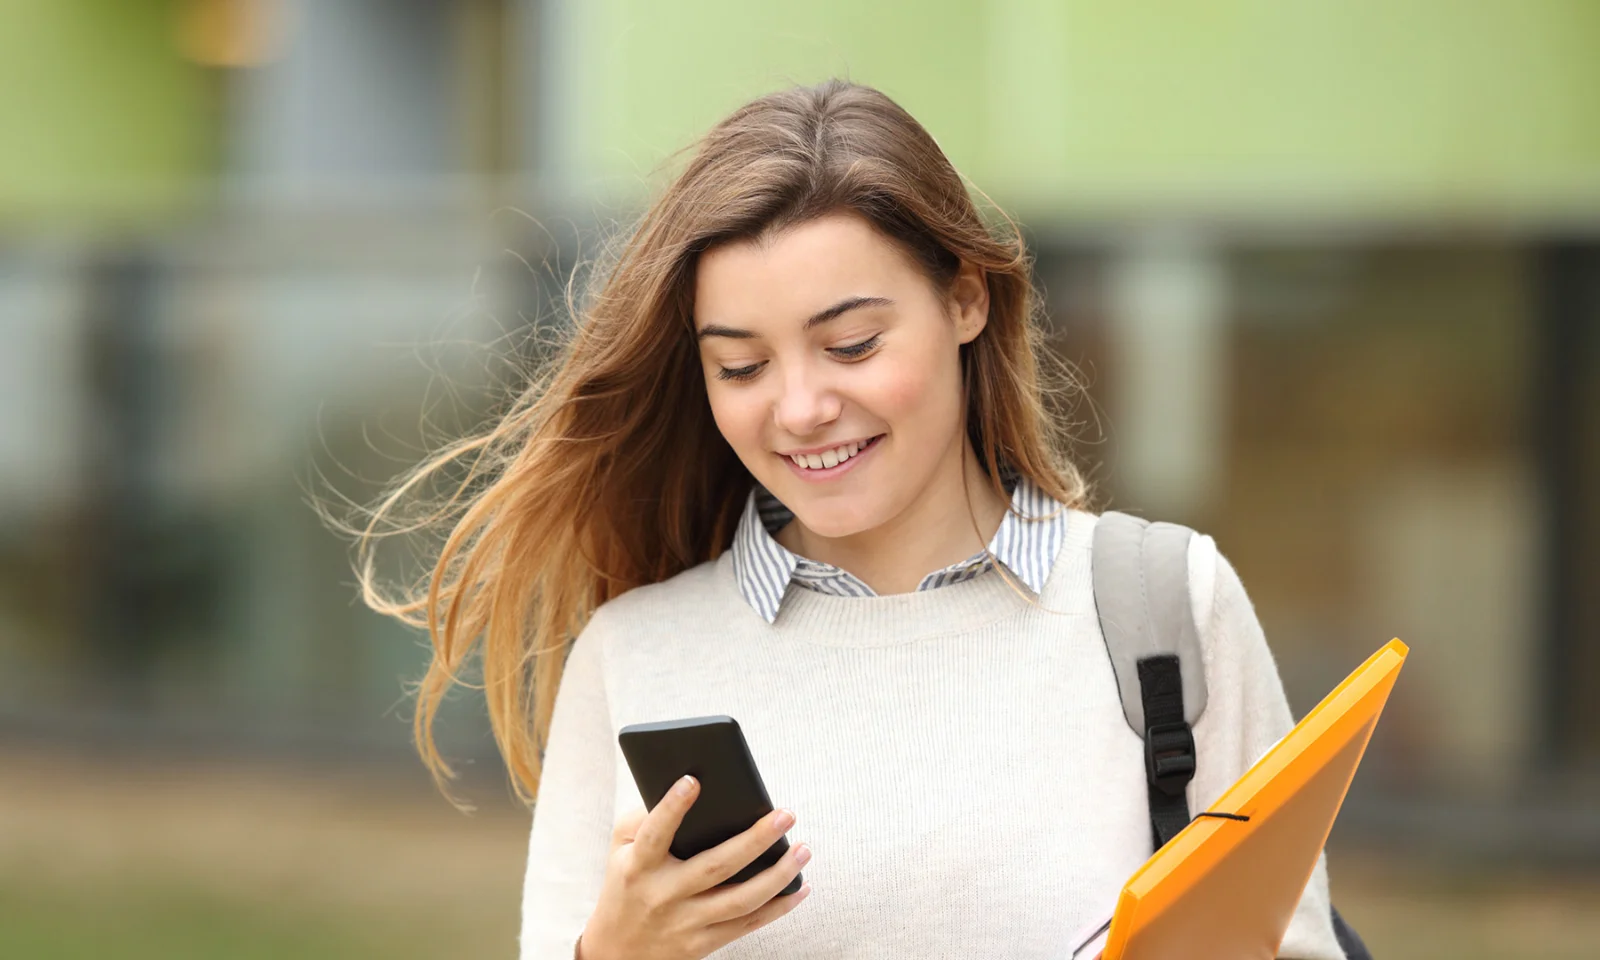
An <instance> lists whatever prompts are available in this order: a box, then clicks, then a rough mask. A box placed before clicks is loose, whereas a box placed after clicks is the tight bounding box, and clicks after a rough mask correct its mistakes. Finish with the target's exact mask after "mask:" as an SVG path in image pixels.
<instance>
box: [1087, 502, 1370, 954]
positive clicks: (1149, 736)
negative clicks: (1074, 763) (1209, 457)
mask: <svg viewBox="0 0 1600 960" xmlns="http://www.w3.org/2000/svg"><path fill="white" fill-rule="evenodd" d="M1192 536H1194V531H1193V530H1190V529H1189V528H1188V527H1183V526H1179V525H1177V524H1175V523H1150V522H1148V521H1145V520H1141V519H1139V518H1138V517H1134V516H1129V515H1128V514H1125V513H1117V512H1115V511H1107V512H1106V513H1105V514H1103V515H1101V517H1100V522H1099V523H1098V524H1097V525H1096V527H1095V531H1094V552H1093V560H1092V564H1091V566H1092V569H1093V578H1094V602H1095V610H1096V611H1097V613H1098V614H1099V617H1100V632H1101V633H1102V634H1103V635H1104V636H1105V641H1106V650H1107V651H1108V652H1109V653H1110V654H1111V666H1112V668H1113V669H1114V670H1115V671H1116V675H1117V688H1118V692H1119V693H1120V694H1121V695H1122V712H1123V715H1124V716H1125V717H1127V720H1128V726H1130V727H1132V728H1133V731H1134V732H1135V733H1137V734H1139V736H1140V737H1142V738H1143V739H1144V769H1145V780H1146V783H1147V786H1148V794H1149V800H1150V834H1151V839H1152V841H1153V843H1154V847H1153V849H1159V848H1160V847H1161V846H1162V845H1164V844H1165V843H1166V842H1167V841H1168V840H1171V839H1172V838H1173V837H1174V836H1177V834H1178V831H1180V830H1182V829H1183V828H1184V826H1185V825H1187V824H1188V823H1189V819H1190V816H1189V800H1188V796H1187V788H1188V786H1189V781H1190V780H1192V779H1193V778H1194V771H1195V763H1196V761H1197V759H1198V758H1197V757H1196V756H1195V747H1194V733H1193V727H1194V724H1195V721H1197V720H1199V719H1200V714H1202V713H1204V712H1205V709H1206V675H1205V670H1204V668H1203V666H1202V664H1203V661H1202V660H1201V656H1200V634H1199V630H1198V629H1197V628H1196V626H1195V622H1194V615H1193V613H1192V608H1191V607H1190V606H1189V538H1190V537H1192ZM1333 931H1334V934H1335V935H1336V936H1337V937H1338V939H1339V946H1340V947H1341V948H1342V949H1343V950H1344V954H1345V956H1346V957H1347V958H1348V960H1372V954H1371V953H1369V952H1368V951H1367V948H1366V945H1365V944H1363V943H1362V942H1361V938H1360V937H1359V936H1357V935H1356V932H1355V931H1354V930H1352V929H1350V926H1349V924H1347V923H1345V922H1344V918H1343V917H1341V916H1339V911H1338V910H1334V911H1333Z"/></svg>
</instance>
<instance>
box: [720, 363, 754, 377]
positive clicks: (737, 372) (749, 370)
mask: <svg viewBox="0 0 1600 960" xmlns="http://www.w3.org/2000/svg"><path fill="white" fill-rule="evenodd" d="M760 370H761V364H759V363H752V364H750V365H749V366H748V367H734V368H732V369H729V368H728V367H720V368H718V370H717V379H718V380H749V379H750V378H751V377H754V376H755V375H756V374H757V373H758V372H760Z"/></svg>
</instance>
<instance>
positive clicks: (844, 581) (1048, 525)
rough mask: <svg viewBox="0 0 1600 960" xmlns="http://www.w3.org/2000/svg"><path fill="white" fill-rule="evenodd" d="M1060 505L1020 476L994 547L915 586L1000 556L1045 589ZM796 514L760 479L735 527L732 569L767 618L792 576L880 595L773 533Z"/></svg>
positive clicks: (804, 582) (973, 571)
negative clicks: (800, 552)
mask: <svg viewBox="0 0 1600 960" xmlns="http://www.w3.org/2000/svg"><path fill="white" fill-rule="evenodd" d="M1060 506H1061V504H1060V502H1059V501H1057V500H1056V499H1055V498H1053V497H1051V496H1050V495H1049V494H1047V493H1045V492H1044V491H1043V490H1040V489H1039V488H1038V487H1037V486H1035V485H1034V484H1033V483H1031V482H1029V481H1028V479H1027V478H1025V477H1024V478H1019V479H1018V480H1017V483H1016V486H1015V487H1014V488H1013V490H1012V492H1011V509H1010V510H1007V511H1006V515H1005V517H1004V518H1003V519H1002V520H1001V521H1000V528H999V529H998V530H996V531H995V534H994V538H993V539H992V540H990V541H989V549H988V550H987V551H982V550H980V551H979V552H977V553H975V554H973V555H972V556H970V557H968V558H967V559H965V560H962V561H961V562H959V563H953V564H951V565H950V566H948V567H945V568H943V569H941V570H935V571H933V572H932V573H930V574H928V575H927V576H925V577H923V578H922V581H921V582H920V583H919V584H918V585H917V589H918V590H932V589H936V588H938V587H943V586H948V585H950V584H952V583H960V582H961V581H963V580H971V579H973V578H974V577H977V576H979V575H981V574H983V573H986V572H988V571H989V570H990V569H991V568H992V567H993V566H994V564H995V561H997V560H998V561H999V562H1000V563H1002V564H1004V565H1005V567H1006V569H1007V570H1009V571H1010V572H1011V573H1012V574H1013V575H1014V576H1015V577H1016V578H1017V579H1018V580H1021V581H1022V582H1023V584H1025V585H1026V586H1027V587H1028V589H1030V590H1032V591H1033V592H1034V594H1035V595H1037V594H1039V593H1040V592H1041V591H1042V590H1043V589H1044V581H1045V578H1046V577H1047V576H1049V573H1050V568H1051V566H1052V565H1054V563H1055V558H1056V554H1057V553H1058V552H1059V551H1060V549H1061V541H1062V537H1063V534H1064V532H1065V530H1066V519H1067V511H1065V510H1061V509H1058V508H1060ZM1052 514H1054V516H1052ZM793 517H794V514H793V513H791V512H790V511H789V508H788V507H785V506H784V505H783V504H782V503H781V502H779V501H778V499H777V498H776V497H774V496H773V495H772V494H771V493H770V492H768V491H767V489H766V488H765V487H763V486H761V484H759V483H757V484H756V485H755V486H754V488H753V489H751V491H750V496H749V498H748V499H747V500H746V502H745V508H744V513H743V515H742V516H740V518H739V528H738V530H737V531H735V533H734V537H733V548H732V552H733V575H734V578H735V580H736V581H737V582H738V586H739V592H740V593H741V594H742V595H743V596H744V598H745V600H746V601H747V602H748V603H749V604H750V606H751V607H753V608H755V611H756V613H758V614H760V615H761V617H762V619H764V620H766V621H767V622H768V623H772V622H773V621H775V620H776V619H777V617H778V609H779V608H780V607H781V606H782V605H783V597H784V593H785V592H786V591H787V590H788V587H789V584H790V583H794V584H795V585H797V586H800V587H803V588H806V589H811V590H816V591H817V592H819V593H827V594H831V595H833V596H841V597H870V596H874V595H875V594H874V592H873V590H872V588H871V587H869V586H867V584H866V583H864V582H863V581H862V580H861V579H860V578H859V577H857V576H855V575H854V574H852V573H850V572H849V571H848V570H844V569H842V568H840V567H836V566H834V565H832V564H829V563H822V562H819V561H816V560H811V559H809V558H806V557H802V556H799V555H798V554H795V553H791V552H790V551H789V550H788V549H787V548H786V547H784V546H783V544H781V543H779V542H778V541H777V540H776V539H775V538H774V537H773V534H774V533H776V532H777V531H779V530H781V529H782V528H783V526H784V524H786V523H788V522H789V521H790V520H791V519H793ZM1030 518H1038V519H1030Z"/></svg>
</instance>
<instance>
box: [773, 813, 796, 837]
mask: <svg viewBox="0 0 1600 960" xmlns="http://www.w3.org/2000/svg"><path fill="white" fill-rule="evenodd" d="M772 824H773V826H775V827H777V828H778V830H779V831H780V832H781V831H784V830H788V829H789V828H790V827H792V826H794V814H793V813H791V812H790V811H788V810H779V811H778V816H777V819H775V820H773V821H772Z"/></svg>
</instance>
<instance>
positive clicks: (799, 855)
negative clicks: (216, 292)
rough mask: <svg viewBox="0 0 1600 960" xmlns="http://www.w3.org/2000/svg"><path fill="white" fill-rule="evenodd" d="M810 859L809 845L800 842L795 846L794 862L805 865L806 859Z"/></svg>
mask: <svg viewBox="0 0 1600 960" xmlns="http://www.w3.org/2000/svg"><path fill="white" fill-rule="evenodd" d="M810 859H811V848H810V847H808V846H806V845H805V844H803V843H802V844H800V846H798V847H795V848H794V862H795V863H798V864H800V865H801V866H805V864H806V861H808V860H810Z"/></svg>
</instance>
